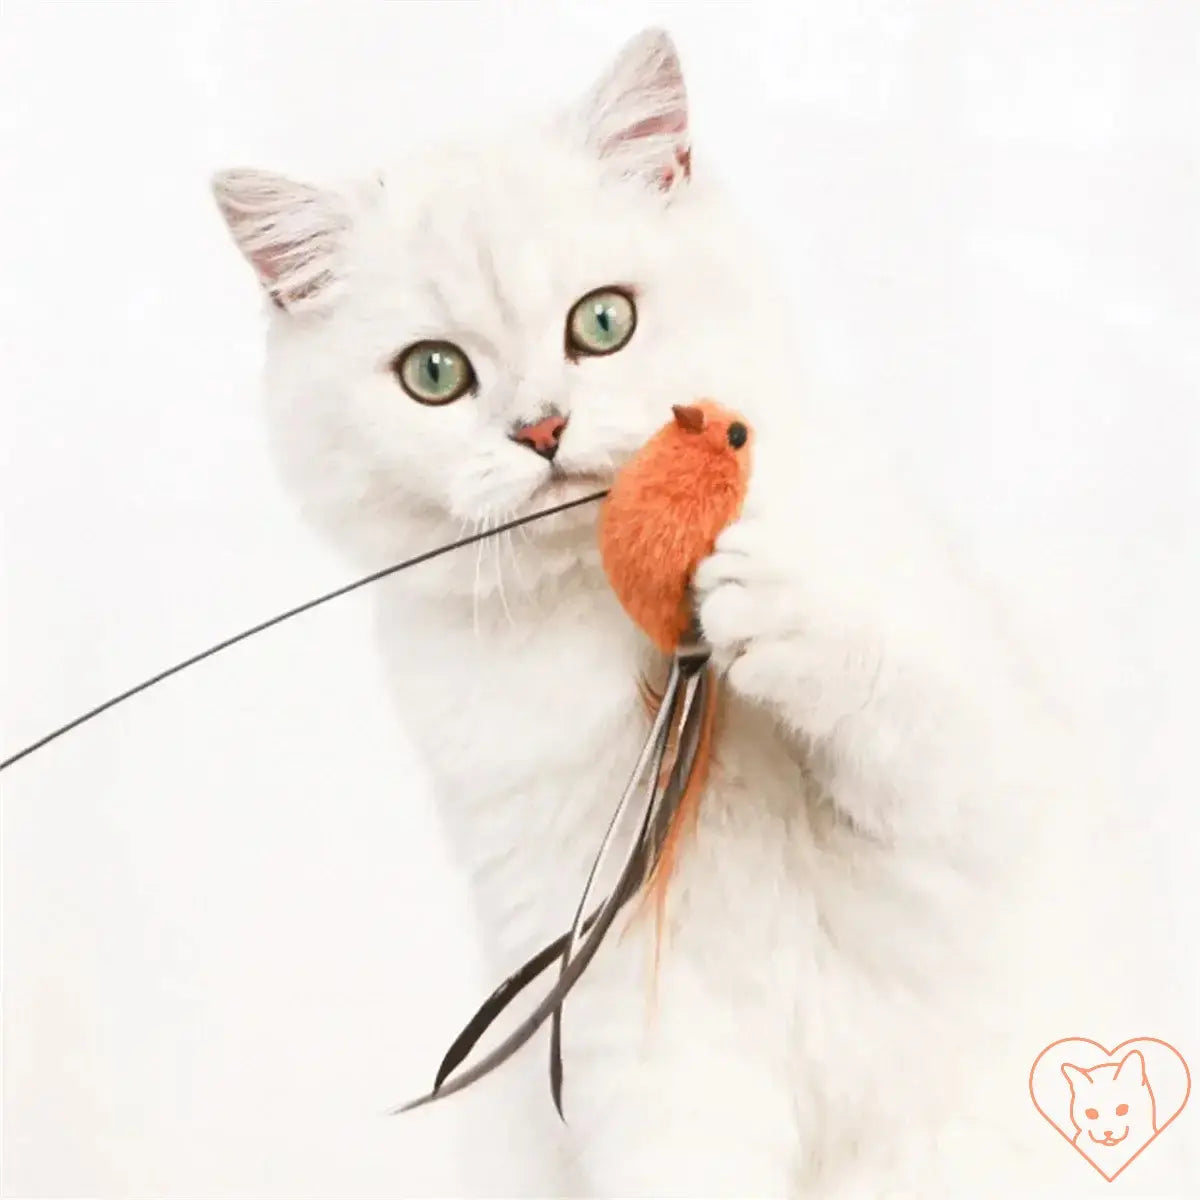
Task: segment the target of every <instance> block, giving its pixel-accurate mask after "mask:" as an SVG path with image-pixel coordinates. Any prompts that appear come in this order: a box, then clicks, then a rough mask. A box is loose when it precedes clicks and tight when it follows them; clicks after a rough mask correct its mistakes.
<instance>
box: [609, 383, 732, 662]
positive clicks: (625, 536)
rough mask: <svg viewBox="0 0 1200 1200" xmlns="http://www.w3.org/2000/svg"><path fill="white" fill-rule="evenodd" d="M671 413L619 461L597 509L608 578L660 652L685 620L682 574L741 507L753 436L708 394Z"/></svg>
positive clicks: (670, 647)
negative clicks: (708, 398)
mask: <svg viewBox="0 0 1200 1200" xmlns="http://www.w3.org/2000/svg"><path fill="white" fill-rule="evenodd" d="M674 413H675V419H674V420H673V421H671V422H670V423H669V424H667V425H665V426H664V427H663V428H662V429H660V430H659V431H658V433H656V434H655V435H654V436H653V437H652V438H651V439H650V440H649V441H648V442H647V443H646V444H645V446H643V447H642V449H641V450H640V451H638V453H637V454H636V455H634V457H633V458H632V459H630V461H629V462H628V463H627V464H626V465H625V467H624V468H623V469H622V471H621V473H620V474H619V475H618V476H617V478H616V481H615V482H614V484H613V486H612V490H611V491H610V492H609V494H608V497H607V498H606V500H605V502H604V508H603V511H602V512H601V515H600V553H601V557H602V560H603V563H604V570H605V572H606V574H607V575H608V580H609V583H611V584H612V587H613V591H614V592H616V594H617V598H618V599H619V600H620V601H621V604H622V605H623V606H624V608H625V611H626V612H627V613H629V615H630V616H631V617H632V618H633V620H634V621H635V622H636V623H637V624H638V625H639V626H640V627H641V628H642V629H643V630H645V632H646V633H647V634H648V635H649V637H650V639H651V640H652V641H653V642H654V643H655V645H656V646H658V648H659V649H660V650H662V651H664V652H666V653H668V654H670V653H673V652H674V650H675V648H676V646H677V645H678V644H679V639H680V638H681V637H682V636H683V634H684V632H685V631H686V629H687V627H688V624H689V622H690V620H691V609H690V606H689V604H688V588H689V585H690V584H691V579H692V573H693V572H694V571H695V569H696V567H697V566H699V564H700V562H701V561H702V560H703V559H705V558H707V557H708V555H710V554H711V553H712V550H713V545H714V543H715V542H716V540H717V535H718V534H719V533H720V532H721V530H722V529H724V528H725V526H726V525H728V524H729V523H730V522H731V521H733V520H734V519H735V518H736V517H737V516H738V514H739V513H740V512H741V508H742V503H743V501H744V500H745V497H746V486H747V484H748V482H749V477H750V461H751V454H752V452H753V442H754V437H753V433H752V432H751V430H750V427H749V425H748V424H747V423H746V422H745V421H744V420H742V418H741V417H740V416H738V414H737V413H734V412H731V411H730V410H729V409H726V408H722V407H721V406H720V405H718V404H714V403H712V402H710V401H705V402H703V403H700V404H696V405H689V406H686V407H682V406H681V407H676V408H675V410H674ZM731 431H732V433H731ZM735 442H740V444H739V445H734V443H735Z"/></svg>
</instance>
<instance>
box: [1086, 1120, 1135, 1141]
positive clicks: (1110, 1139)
mask: <svg viewBox="0 0 1200 1200" xmlns="http://www.w3.org/2000/svg"><path fill="white" fill-rule="evenodd" d="M1128 1136H1129V1126H1128V1125H1126V1126H1125V1132H1124V1133H1123V1134H1121V1136H1120V1137H1113V1135H1112V1134H1111V1133H1110V1134H1108V1136H1107V1137H1102V1138H1098V1137H1097V1136H1096V1135H1095V1134H1094V1133H1092V1132H1090V1131H1089V1132H1088V1137H1090V1138H1091V1139H1092V1141H1093V1142H1095V1143H1096V1145H1097V1146H1119V1145H1120V1144H1121V1143H1122V1142H1123V1141H1124V1140H1125V1139H1126V1138H1127V1137H1128Z"/></svg>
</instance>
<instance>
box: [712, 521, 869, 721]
mask: <svg viewBox="0 0 1200 1200" xmlns="http://www.w3.org/2000/svg"><path fill="white" fill-rule="evenodd" d="M788 544H789V542H788V538H787V535H786V532H782V531H780V530H778V529H774V528H772V527H770V526H768V525H766V524H764V523H762V522H761V521H759V520H753V519H746V518H743V519H742V520H740V521H737V522H735V523H734V524H733V525H730V526H729V528H728V529H726V530H725V531H724V532H723V533H722V534H721V536H720V537H719V538H718V539H717V543H716V546H715V548H714V550H713V553H712V554H711V555H710V556H709V557H708V558H707V559H705V560H704V561H703V562H702V563H701V564H700V566H699V567H698V568H697V570H696V574H695V578H694V580H693V588H694V591H695V595H696V612H697V616H698V618H699V621H700V628H701V631H702V633H703V634H704V637H705V639H706V641H707V642H708V644H709V645H710V646H711V647H712V652H713V663H714V665H715V666H716V667H717V669H718V670H719V671H721V672H722V673H723V674H724V675H725V678H726V680H727V681H728V683H729V685H730V687H731V688H732V689H733V690H734V691H736V692H738V693H739V694H741V695H742V696H744V697H746V699H749V700H753V701H755V702H758V703H762V704H766V705H769V706H771V707H773V708H774V709H776V711H778V712H779V713H780V715H781V716H783V717H784V718H785V719H786V720H787V721H788V723H789V724H791V725H793V726H795V727H796V728H798V729H802V730H804V731H806V732H807V733H810V734H814V735H821V734H823V733H826V732H828V731H829V729H831V728H832V726H833V724H834V723H835V722H836V720H837V719H838V718H839V717H841V716H843V715H845V714H846V713H847V712H849V711H852V710H854V709H856V708H860V707H861V706H862V705H863V704H864V703H865V702H866V701H867V700H868V699H869V696H870V694H871V692H872V690H873V688H874V680H875V676H876V674H877V671H878V667H879V657H878V653H877V649H878V648H877V646H875V645H874V644H873V643H872V642H870V641H868V640H864V639H862V638H860V637H857V636H854V634H853V633H852V631H851V630H850V629H848V628H847V627H846V625H845V624H844V623H843V622H842V620H841V619H840V612H839V611H837V609H838V606H832V609H831V606H830V605H822V604H821V603H820V601H819V599H818V596H817V594H816V593H815V592H814V591H813V590H812V589H810V588H809V587H807V586H806V582H805V581H804V580H803V579H802V577H801V573H800V571H799V570H798V569H797V568H796V566H795V565H794V564H793V563H792V562H790V561H789V559H788V556H787V550H786V548H787V546H788Z"/></svg>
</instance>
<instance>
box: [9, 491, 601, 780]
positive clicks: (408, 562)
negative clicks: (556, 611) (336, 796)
mask: <svg viewBox="0 0 1200 1200" xmlns="http://www.w3.org/2000/svg"><path fill="white" fill-rule="evenodd" d="M607 495H608V491H607V489H606V490H604V491H600V492H592V493H590V494H589V495H587V496H580V497H578V498H577V499H575V500H567V501H565V502H564V503H562V504H556V505H554V506H553V507H552V508H544V509H542V510H541V511H540V512H535V513H530V514H529V515H528V516H524V517H514V518H513V520H511V521H505V522H504V523H503V524H500V525H497V526H496V527H495V528H494V529H488V530H485V531H484V532H482V533H472V534H468V535H467V536H466V537H464V538H459V539H458V540H457V541H455V542H450V543H448V544H447V545H445V546H438V547H436V548H435V549H433V550H425V551H424V552H422V553H421V554H418V555H416V556H415V557H413V558H408V559H405V560H404V562H400V563H396V564H395V565H394V566H391V567H384V568H383V570H381V571H374V572H372V573H371V574H370V575H364V576H363V577H362V578H361V579H356V580H355V581H354V582H353V583H347V584H345V585H344V586H343V587H340V588H335V589H334V590H333V591H332V592H327V593H326V594H325V595H324V596H318V597H317V598H316V599H315V600H308V601H306V602H305V603H304V604H298V605H296V607H295V608H289V609H288V610H287V612H283V613H280V614H279V615H278V616H277V617H271V618H270V619H269V620H267V621H260V622H259V623H258V624H257V625H252V626H251V627H250V628H249V629H245V630H243V631H242V632H241V633H237V634H234V636H233V637H228V638H226V639H225V640H224V641H222V642H218V643H217V644H216V645H215V646H210V647H209V648H208V649H207V650H202V651H201V652H200V653H199V654H193V655H192V656H191V658H185V659H184V660H183V661H182V662H178V663H176V664H175V665H174V666H173V667H168V668H167V669H166V670H165V671H159V673H158V674H157V675H152V676H151V677H150V678H149V679H146V680H143V682H141V683H139V684H137V685H136V686H135V687H131V688H129V689H128V690H127V691H124V692H121V693H120V695H117V696H113V697H112V699H111V700H105V701H104V703H103V704H98V705H96V707H95V708H92V709H89V710H88V711H87V712H85V713H83V714H82V715H81V716H78V717H76V718H75V719H74V720H73V721H68V722H67V723H66V724H65V725H62V726H60V727H59V728H58V729H55V730H53V731H52V732H51V733H48V734H46V736H45V737H41V738H38V740H37V741H36V742H32V743H30V744H29V745H28V746H26V747H25V748H24V749H23V750H18V751H17V752H16V754H13V755H10V756H9V757H8V758H6V759H4V760H3V761H2V762H0V771H6V770H7V769H8V768H9V767H11V766H12V765H13V764H14V763H18V762H20V761H21V759H23V758H27V757H28V756H29V755H30V754H32V753H33V752H34V751H35V750H40V749H41V748H42V747H43V746H48V745H49V744H50V743H51V742H53V741H55V740H56V739H58V738H60V737H62V735H63V734H64V733H70V732H71V730H72V729H78V728H79V726H80V725H83V724H85V723H86V722H88V721H90V720H91V719H92V718H93V717H98V716H99V715H100V714H101V713H102V712H107V711H108V710H109V709H110V708H115V707H116V705H118V704H120V703H122V702H123V701H125V700H129V699H131V698H132V697H133V696H136V695H137V694H138V693H139V692H144V691H145V690H146V689H147V688H150V687H153V686H154V685H155V684H156V683H161V682H162V681H163V680H164V679H169V678H170V677H171V676H172V675H178V674H179V672H180V671H182V670H184V669H185V668H187V667H192V666H195V665H196V663H198V662H203V661H204V660H205V659H206V658H212V656H213V655H214V654H219V653H220V652H221V651H222V650H228V649H229V647H230V646H236V645H237V644H238V642H244V641H245V640H246V639H247V638H248V637H253V636H254V635H255V634H256V633H262V632H263V631H264V630H267V629H270V628H271V627H272V626H273V625H281V624H282V623H283V622H284V621H288V620H290V619H291V618H292V617H298V616H299V615H300V614H301V613H305V612H308V611H309V609H312V608H316V607H317V606H318V605H321V604H324V603H326V602H327V601H329V600H336V599H337V598H338V597H339V596H345V595H346V594H347V593H349V592H353V591H355V590H356V589H357V588H360V587H365V586H366V585H367V584H368V583H375V582H377V581H378V580H380V579H385V578H387V576H389V575H395V574H396V572H397V571H403V570H406V569H407V568H408V567H415V566H418V565H419V564H420V563H423V562H428V561H429V560H430V559H431V558H437V557H439V556H440V555H442V554H449V553H450V551H451V550H458V549H460V548H461V547H463V546H470V545H472V544H473V543H475V542H481V541H483V540H484V539H485V538H490V537H495V536H496V535H497V534H500V533H507V532H508V530H510V529H516V528H517V527H518V526H520V525H528V524H529V522H531V521H538V520H540V519H541V518H542V517H551V516H553V515H554V514H555V513H560V512H566V511H567V510H568V509H570V508H579V507H580V506H581V505H584V504H592V503H594V502H595V501H597V500H603V499H604V497H605V496H607Z"/></svg>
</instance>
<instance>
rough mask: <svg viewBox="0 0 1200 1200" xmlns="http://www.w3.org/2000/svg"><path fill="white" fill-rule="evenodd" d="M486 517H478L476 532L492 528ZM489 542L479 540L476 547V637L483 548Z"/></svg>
mask: <svg viewBox="0 0 1200 1200" xmlns="http://www.w3.org/2000/svg"><path fill="white" fill-rule="evenodd" d="M486 520H487V519H486V518H482V517H481V518H478V519H477V520H476V522H475V532H476V533H479V532H480V531H481V530H486V529H488V528H490V523H486V524H485V522H486ZM486 544H487V539H485V540H484V541H481V542H479V543H478V544H477V545H476V547H475V584H474V586H473V587H472V588H471V626H472V628H473V630H474V632H475V637H476V638H478V637H479V571H480V568H481V567H482V566H483V548H484V546H485V545H486Z"/></svg>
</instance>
